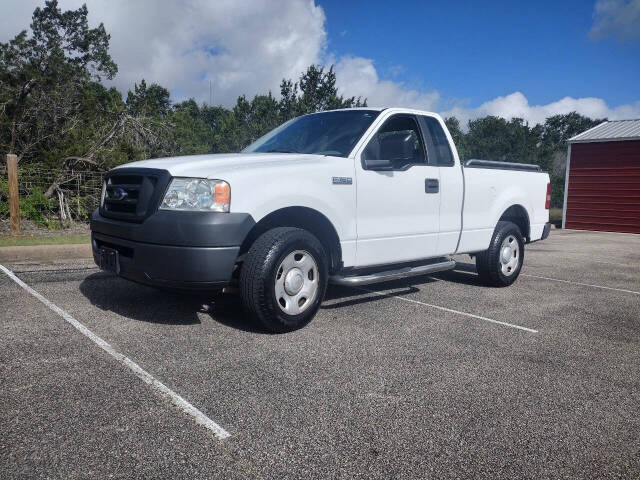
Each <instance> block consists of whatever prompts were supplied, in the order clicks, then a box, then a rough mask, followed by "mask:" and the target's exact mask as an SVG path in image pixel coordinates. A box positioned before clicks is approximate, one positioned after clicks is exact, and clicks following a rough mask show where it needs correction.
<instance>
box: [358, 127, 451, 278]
mask: <svg viewBox="0 0 640 480" xmlns="http://www.w3.org/2000/svg"><path fill="white" fill-rule="evenodd" d="M376 160H382V161H383V162H377V163H378V165H377V166H372V165H373V164H374V163H376V162H375V161H376ZM367 161H371V162H369V163H367ZM384 161H387V162H384ZM385 163H386V165H385ZM380 164H382V165H380ZM356 175H357V194H356V195H357V207H356V209H357V233H358V238H357V244H356V247H357V253H356V265H357V266H367V265H382V264H386V263H397V262H402V261H409V260H417V259H422V258H429V257H433V256H434V255H435V252H436V248H437V243H438V233H439V211H440V177H439V169H438V167H436V166H431V165H429V164H428V163H427V155H426V149H425V145H424V140H423V137H422V134H421V131H420V127H419V125H418V119H417V117H416V116H415V115H410V114H395V115H391V116H390V117H389V118H387V119H386V120H385V121H384V123H383V124H382V125H381V126H380V128H379V129H378V130H377V132H375V134H374V135H373V136H372V137H371V138H370V139H369V141H368V143H367V144H366V145H365V147H364V148H363V149H362V150H361V151H360V152H359V154H358V155H356Z"/></svg>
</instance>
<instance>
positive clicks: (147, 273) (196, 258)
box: [91, 210, 255, 289]
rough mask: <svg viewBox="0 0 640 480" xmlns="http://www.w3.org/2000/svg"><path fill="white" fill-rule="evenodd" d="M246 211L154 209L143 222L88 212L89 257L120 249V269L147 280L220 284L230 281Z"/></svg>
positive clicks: (247, 222) (249, 222)
mask: <svg viewBox="0 0 640 480" xmlns="http://www.w3.org/2000/svg"><path fill="white" fill-rule="evenodd" d="M254 224H255V222H254V221H253V219H252V218H251V216H250V215H247V214H241V213H217V212H170V211H161V210H160V211H157V212H156V213H154V214H153V215H151V216H150V217H148V218H147V219H145V220H144V221H143V222H142V223H133V222H127V221H122V220H114V219H110V218H106V217H104V216H102V215H101V214H100V213H99V211H98V210H96V211H95V212H94V213H93V215H92V217H91V244H92V249H93V258H94V260H95V262H96V264H98V265H99V264H100V263H99V262H100V257H99V256H100V248H102V247H106V248H111V249H114V250H116V251H117V252H118V259H119V269H118V274H119V275H120V276H121V277H124V278H126V279H129V280H133V281H135V282H139V283H144V284H147V285H154V286H163V287H169V288H180V289H208V288H216V287H223V286H225V285H228V284H229V282H230V281H231V278H232V275H233V270H234V267H235V264H236V260H237V258H238V252H239V251H240V246H241V244H242V241H243V240H244V238H245V237H246V235H247V233H248V232H249V230H251V228H252V227H253V225H254Z"/></svg>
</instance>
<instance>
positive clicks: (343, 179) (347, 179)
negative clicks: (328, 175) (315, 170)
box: [332, 177, 353, 185]
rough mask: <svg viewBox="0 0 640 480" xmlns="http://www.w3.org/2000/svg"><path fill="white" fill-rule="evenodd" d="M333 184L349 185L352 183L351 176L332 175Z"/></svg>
mask: <svg viewBox="0 0 640 480" xmlns="http://www.w3.org/2000/svg"><path fill="white" fill-rule="evenodd" d="M332 180H333V184H334V185H351V184H352V183H353V179H352V178H351V177H333V179H332Z"/></svg>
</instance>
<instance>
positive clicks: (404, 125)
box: [362, 115, 427, 170]
mask: <svg viewBox="0 0 640 480" xmlns="http://www.w3.org/2000/svg"><path fill="white" fill-rule="evenodd" d="M362 156H363V157H364V158H365V159H367V160H391V161H392V162H393V168H394V170H401V169H403V168H405V167H408V166H409V165H413V164H425V163H427V162H426V158H425V149H424V146H423V144H422V138H421V136H420V130H419V128H418V123H417V122H416V119H415V117H414V116H412V115H394V116H392V117H391V118H389V119H388V120H387V121H386V122H385V123H384V124H383V125H382V127H380V129H379V130H378V132H377V133H376V134H375V136H374V137H373V138H372V139H371V141H369V144H368V145H367V147H366V148H365V149H364V152H362Z"/></svg>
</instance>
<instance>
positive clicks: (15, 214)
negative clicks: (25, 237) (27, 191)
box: [7, 153, 20, 235]
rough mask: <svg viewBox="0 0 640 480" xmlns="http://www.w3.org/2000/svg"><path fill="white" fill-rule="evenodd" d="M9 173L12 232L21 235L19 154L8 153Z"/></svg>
mask: <svg viewBox="0 0 640 480" xmlns="http://www.w3.org/2000/svg"><path fill="white" fill-rule="evenodd" d="M7 174H8V176H9V215H10V225H11V234H12V235H20V203H19V197H18V156H17V155H13V154H11V153H9V154H7Z"/></svg>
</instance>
